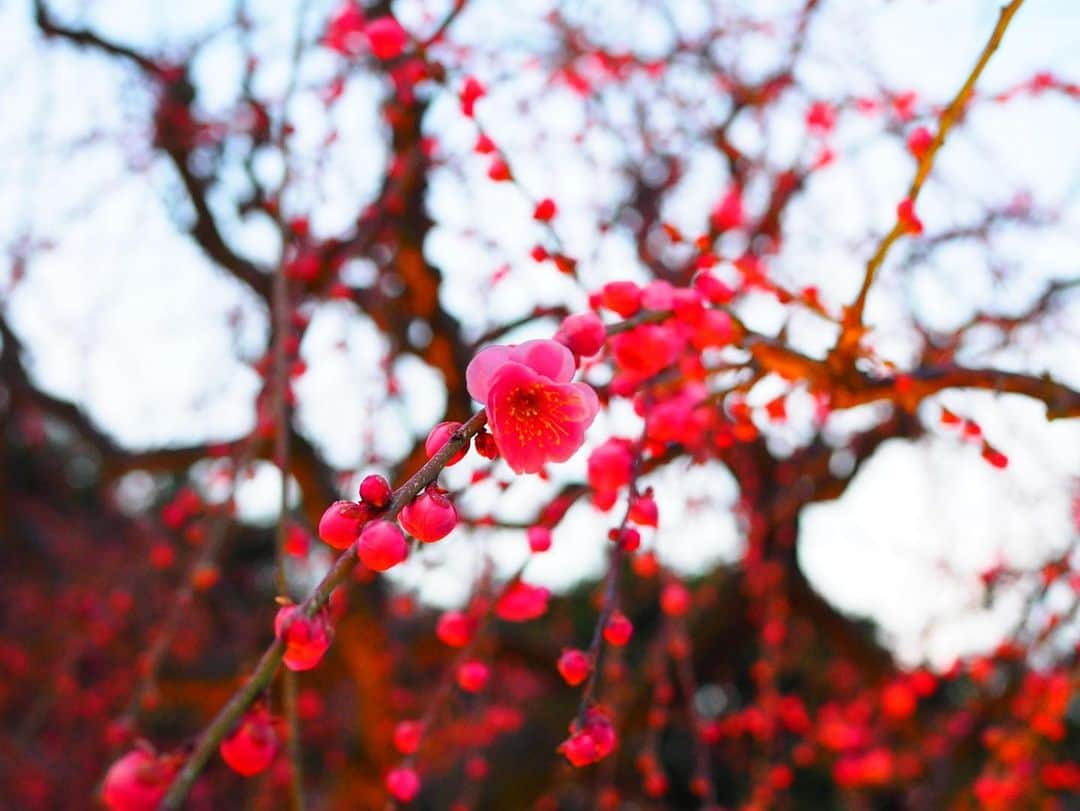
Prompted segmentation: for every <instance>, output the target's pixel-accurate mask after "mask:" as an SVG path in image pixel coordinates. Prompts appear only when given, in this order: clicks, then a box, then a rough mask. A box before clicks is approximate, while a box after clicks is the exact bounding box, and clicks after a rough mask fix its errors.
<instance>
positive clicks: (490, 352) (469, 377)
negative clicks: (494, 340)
mask: <svg viewBox="0 0 1080 811" xmlns="http://www.w3.org/2000/svg"><path fill="white" fill-rule="evenodd" d="M509 356H510V347H507V346H489V347H487V348H485V349H481V350H480V351H479V352H477V353H476V356H475V357H474V358H473V359H472V360H471V361H469V366H468V368H466V369H465V386H466V388H467V389H468V390H469V394H470V395H471V396H472V398H473V399H474V400H476V401H478V402H481V403H483V402H485V401H486V400H487V397H488V390H489V389H490V388H491V378H492V377H493V376H494V374H495V373H496V372H497V371H499V369H500V367H501V366H502V365H503V364H504V363H506V361H507V359H508V358H509Z"/></svg>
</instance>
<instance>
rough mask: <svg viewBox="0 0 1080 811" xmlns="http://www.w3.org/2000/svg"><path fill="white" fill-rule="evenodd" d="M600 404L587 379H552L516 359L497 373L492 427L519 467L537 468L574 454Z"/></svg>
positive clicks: (490, 405)
mask: <svg viewBox="0 0 1080 811" xmlns="http://www.w3.org/2000/svg"><path fill="white" fill-rule="evenodd" d="M599 407H600V404H599V400H598V399H597V397H596V393H595V392H594V391H593V390H592V389H591V388H590V387H589V386H588V385H587V384H585V383H553V382H552V381H551V380H550V379H549V378H547V377H545V376H543V375H540V374H537V373H536V372H535V371H534V370H532V369H530V368H529V367H527V366H524V365H522V364H520V363H514V362H512V361H511V362H508V363H505V364H503V366H502V368H500V369H499V371H498V372H497V373H496V374H495V375H494V376H493V378H492V381H491V386H490V388H489V391H488V401H487V409H488V422H489V424H490V426H491V433H492V435H493V436H494V437H495V442H496V444H497V445H498V446H499V451H500V452H501V453H502V456H503V458H504V459H505V460H506V462H507V464H508V465H510V467H511V468H512V469H513V470H514V471H515V472H517V473H538V472H539V471H540V470H541V469H542V468H543V466H544V465H545V464H546V463H547V462H565V461H566V460H567V459H569V458H570V457H571V456H573V455H574V454H575V453H576V452H577V451H578V449H579V448H581V446H582V444H583V443H584V442H585V430H586V429H587V428H588V427H589V425H591V424H592V421H593V419H594V418H595V417H596V414H597V411H598V410H599Z"/></svg>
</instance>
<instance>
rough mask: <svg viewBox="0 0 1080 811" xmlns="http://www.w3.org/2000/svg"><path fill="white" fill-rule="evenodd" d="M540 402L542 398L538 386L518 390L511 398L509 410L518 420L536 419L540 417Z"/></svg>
mask: <svg viewBox="0 0 1080 811" xmlns="http://www.w3.org/2000/svg"><path fill="white" fill-rule="evenodd" d="M542 400H543V397H542V393H541V391H540V387H539V386H527V387H524V388H520V389H518V390H517V391H515V392H514V393H513V395H512V396H511V399H510V410H511V412H512V413H513V415H514V416H515V417H517V418H518V419H522V420H528V419H536V418H537V417H539V416H540V406H541V402H542Z"/></svg>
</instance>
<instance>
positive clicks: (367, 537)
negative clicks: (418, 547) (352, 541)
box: [356, 521, 409, 572]
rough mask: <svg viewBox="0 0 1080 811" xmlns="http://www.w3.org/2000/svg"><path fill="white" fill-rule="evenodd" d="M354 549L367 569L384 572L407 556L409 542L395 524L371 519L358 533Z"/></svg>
mask: <svg viewBox="0 0 1080 811" xmlns="http://www.w3.org/2000/svg"><path fill="white" fill-rule="evenodd" d="M356 551H357V553H358V554H359V555H360V560H361V561H362V562H363V564H364V565H365V566H367V567H368V568H369V569H373V570H375V571H376V572H385V571H386V570H387V569H391V568H393V567H394V566H397V565H398V564H399V563H401V561H403V560H405V558H406V557H408V555H409V544H408V543H407V542H406V541H405V535H404V534H403V533H402V531H401V529H400V528H399V527H398V525H397V524H392V523H390V522H389V521H373V522H372V523H370V524H368V525H367V526H366V527H364V531H363V532H361V533H360V540H359V541H358V542H357V547H356Z"/></svg>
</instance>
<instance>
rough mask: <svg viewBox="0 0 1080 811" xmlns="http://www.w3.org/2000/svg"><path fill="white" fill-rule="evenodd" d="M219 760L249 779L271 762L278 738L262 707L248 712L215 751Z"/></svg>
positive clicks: (267, 714)
mask: <svg viewBox="0 0 1080 811" xmlns="http://www.w3.org/2000/svg"><path fill="white" fill-rule="evenodd" d="M218 751H219V752H220V753H221V759H222V760H224V761H225V763H226V764H227V765H228V766H229V768H230V769H232V770H233V771H234V772H237V773H238V774H242V775H243V776H244V777H251V776H253V775H256V774H258V773H259V772H261V771H264V770H265V769H266V768H267V767H268V766H269V765H270V764H271V763H273V762H274V756H275V755H276V754H277V751H278V736H277V731H276V730H275V729H274V724H273V721H272V719H271V718H270V714H269V713H268V712H267V711H266V709H265V708H263V707H256V708H254V709H252V710H250V711H249V712H248V713H247V715H245V716H244V717H243V718H242V719H241V721H240V725H239V726H238V727H237V728H236V731H235V732H233V734H232V735H230V736H229V737H228V738H226V739H225V740H223V741H222V742H221V746H220V747H219V748H218Z"/></svg>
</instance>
